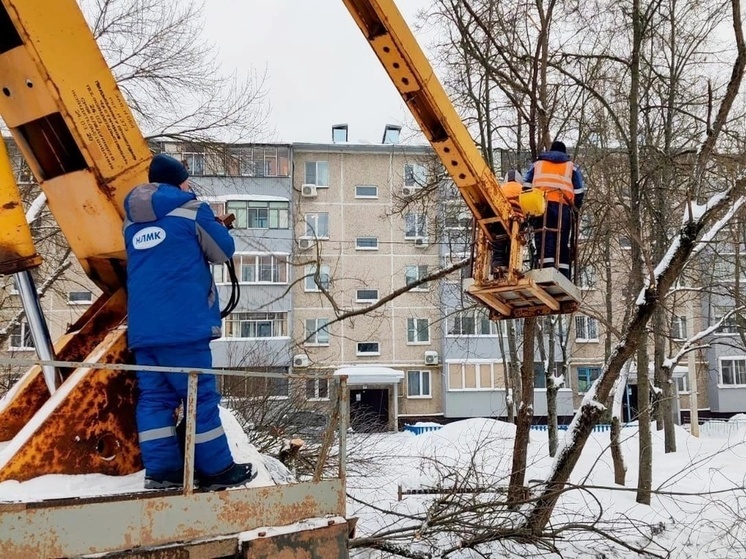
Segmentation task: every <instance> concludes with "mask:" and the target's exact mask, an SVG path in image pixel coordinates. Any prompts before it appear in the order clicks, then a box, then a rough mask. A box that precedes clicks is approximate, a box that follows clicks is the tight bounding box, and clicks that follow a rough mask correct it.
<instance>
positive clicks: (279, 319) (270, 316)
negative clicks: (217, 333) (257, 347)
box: [222, 311, 289, 340]
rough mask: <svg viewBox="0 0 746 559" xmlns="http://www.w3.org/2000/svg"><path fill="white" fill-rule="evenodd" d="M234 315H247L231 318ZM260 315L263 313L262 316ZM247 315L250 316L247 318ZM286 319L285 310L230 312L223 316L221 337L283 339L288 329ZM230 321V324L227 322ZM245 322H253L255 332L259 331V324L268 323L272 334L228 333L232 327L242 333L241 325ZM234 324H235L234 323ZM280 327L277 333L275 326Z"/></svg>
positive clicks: (229, 338)
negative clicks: (245, 334) (235, 334)
mask: <svg viewBox="0 0 746 559" xmlns="http://www.w3.org/2000/svg"><path fill="white" fill-rule="evenodd" d="M236 315H247V317H246V318H243V319H241V318H234V319H231V317H234V316H236ZM260 315H264V316H263V317H262V316H260ZM248 316H251V318H249V317H248ZM288 319H289V313H288V312H286V311H277V312H250V311H240V312H232V313H230V314H229V315H228V316H226V317H224V318H223V320H222V339H227V340H271V339H284V338H287V337H288V336H289V330H288ZM229 323H230V324H229ZM244 323H246V324H247V325H251V324H254V325H255V326H254V328H255V330H256V332H258V331H259V327H260V325H261V324H269V325H270V328H271V330H272V335H270V336H243V335H239V336H234V335H229V334H228V333H229V331H232V330H233V329H234V328H236V329H237V330H238V333H239V334H243V325H244ZM234 324H235V325H234ZM278 325H279V327H280V330H281V332H280V333H277V331H276V329H277V327H278Z"/></svg>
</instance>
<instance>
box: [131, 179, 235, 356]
mask: <svg viewBox="0 0 746 559" xmlns="http://www.w3.org/2000/svg"><path fill="white" fill-rule="evenodd" d="M124 209H125V212H126V220H125V222H124V241H125V246H126V249H127V292H128V295H127V299H128V302H127V312H128V315H129V316H128V338H129V347H130V349H135V348H142V347H151V346H161V345H176V344H189V343H192V342H197V341H204V340H210V339H212V338H218V337H220V302H219V301H218V292H217V289H216V287H215V282H214V281H213V278H212V273H211V271H210V265H209V263H210V262H211V263H213V264H223V263H224V262H226V261H227V260H228V259H229V258H231V257H232V256H233V252H234V250H235V244H234V242H233V239H232V238H231V236H230V234H229V233H228V229H226V228H225V227H224V226H223V225H222V224H221V223H219V222H218V221H216V219H215V214H214V213H213V212H212V210H211V209H210V206H208V205H207V204H206V203H204V202H200V201H199V200H197V197H196V196H195V195H194V194H192V193H191V192H184V191H182V190H180V189H179V188H177V187H174V186H170V185H167V184H152V183H151V184H144V185H141V186H138V187H136V188H134V189H133V190H132V191H131V192H130V193H129V194H128V195H127V197H126V198H125V199H124Z"/></svg>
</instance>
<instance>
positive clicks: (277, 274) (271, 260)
mask: <svg viewBox="0 0 746 559" xmlns="http://www.w3.org/2000/svg"><path fill="white" fill-rule="evenodd" d="M233 265H234V266H235V268H236V275H237V276H238V281H239V282H241V283H281V284H286V283H287V282H288V263H287V261H286V260H285V257H284V256H275V255H273V254H241V253H238V254H236V255H234V256H233ZM224 268H225V267H224V266H213V278H214V279H215V283H227V282H228V281H229V279H228V274H227V273H226V271H225V269H224Z"/></svg>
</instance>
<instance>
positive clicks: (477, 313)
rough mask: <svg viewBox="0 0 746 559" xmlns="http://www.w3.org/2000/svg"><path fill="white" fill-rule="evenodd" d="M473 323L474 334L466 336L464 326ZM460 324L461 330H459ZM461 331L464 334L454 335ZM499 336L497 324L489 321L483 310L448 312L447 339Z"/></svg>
mask: <svg viewBox="0 0 746 559" xmlns="http://www.w3.org/2000/svg"><path fill="white" fill-rule="evenodd" d="M468 322H471V323H472V324H473V325H474V333H473V334H464V333H463V331H464V330H465V329H464V327H463V326H464V324H468ZM459 324H460V326H461V327H460V328H457V327H458V326H459ZM485 324H488V328H489V334H485V333H483V331H482V328H483V326H484V325H485ZM519 324H520V323H519ZM457 329H458V330H459V331H460V332H462V333H454V332H455V330H457ZM497 335H498V330H497V324H496V323H495V322H494V321H492V320H489V317H488V316H487V313H486V311H483V310H481V309H468V310H453V309H452V310H451V311H450V312H448V314H447V317H446V337H448V338H467V337H468V338H476V337H483V338H488V337H494V336H497Z"/></svg>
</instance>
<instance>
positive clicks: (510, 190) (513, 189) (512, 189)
mask: <svg viewBox="0 0 746 559" xmlns="http://www.w3.org/2000/svg"><path fill="white" fill-rule="evenodd" d="M522 190H523V185H522V184H521V183H519V182H516V181H508V182H505V183H503V184H501V185H500V191H501V192H502V193H503V194H504V195H505V197H506V198H507V199H508V202H510V205H511V206H513V211H514V212H516V213H517V214H518V215H521V204H520V202H519V198H520V196H521V191H522Z"/></svg>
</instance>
